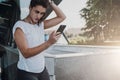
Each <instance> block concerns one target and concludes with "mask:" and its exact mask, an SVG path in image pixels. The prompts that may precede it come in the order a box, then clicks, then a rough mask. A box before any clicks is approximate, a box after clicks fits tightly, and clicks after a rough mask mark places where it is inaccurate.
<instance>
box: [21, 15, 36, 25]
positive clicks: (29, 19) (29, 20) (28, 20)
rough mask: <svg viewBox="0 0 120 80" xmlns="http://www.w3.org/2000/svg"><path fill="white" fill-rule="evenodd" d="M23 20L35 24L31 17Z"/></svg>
mask: <svg viewBox="0 0 120 80" xmlns="http://www.w3.org/2000/svg"><path fill="white" fill-rule="evenodd" d="M23 21H25V22H27V23H30V24H35V23H34V22H33V21H32V20H31V18H30V17H28V16H27V17H26V18H25V19H23Z"/></svg>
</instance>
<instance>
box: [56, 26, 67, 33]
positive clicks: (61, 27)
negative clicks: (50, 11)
mask: <svg viewBox="0 0 120 80" xmlns="http://www.w3.org/2000/svg"><path fill="white" fill-rule="evenodd" d="M65 27H66V25H60V27H59V28H58V29H57V32H60V33H63V31H64V29H65Z"/></svg>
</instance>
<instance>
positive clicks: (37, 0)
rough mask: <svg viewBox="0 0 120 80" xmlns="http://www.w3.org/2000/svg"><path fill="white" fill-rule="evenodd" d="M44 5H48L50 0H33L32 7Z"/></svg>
mask: <svg viewBox="0 0 120 80" xmlns="http://www.w3.org/2000/svg"><path fill="white" fill-rule="evenodd" d="M38 5H40V6H43V7H44V8H47V7H48V0H31V2H30V7H31V8H32V7H35V6H38Z"/></svg>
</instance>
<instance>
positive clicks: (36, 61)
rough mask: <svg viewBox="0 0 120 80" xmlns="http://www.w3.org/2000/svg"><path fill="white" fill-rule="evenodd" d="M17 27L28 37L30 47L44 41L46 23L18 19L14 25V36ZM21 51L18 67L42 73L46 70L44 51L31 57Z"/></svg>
mask: <svg viewBox="0 0 120 80" xmlns="http://www.w3.org/2000/svg"><path fill="white" fill-rule="evenodd" d="M17 28H20V29H21V30H22V31H23V32H24V34H25V37H26V40H27V43H28V47H29V48H32V47H35V46H38V45H40V44H42V43H43V42H44V23H43V22H42V23H40V24H39V25H37V24H35V25H33V24H29V23H27V22H24V21H17V22H16V23H15V25H14V27H13V36H14V32H15V30H16V29H17ZM18 51H19V61H18V64H17V67H18V68H19V69H21V70H25V71H28V72H33V73H40V72H42V71H43V70H44V67H45V60H44V55H43V53H44V51H43V52H41V53H40V54H37V55H35V56H33V57H30V58H25V57H24V56H23V55H22V53H21V51H20V50H19V49H18Z"/></svg>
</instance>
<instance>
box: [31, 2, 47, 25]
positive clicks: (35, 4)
mask: <svg viewBox="0 0 120 80" xmlns="http://www.w3.org/2000/svg"><path fill="white" fill-rule="evenodd" d="M38 5H40V6H43V7H44V8H46V9H47V8H48V6H49V1H48V0H31V2H30V7H31V8H33V7H35V6H38ZM45 15H46V14H44V15H43V17H42V18H41V19H40V21H39V23H40V22H42V21H43V20H44V19H45ZM39 23H38V24H39Z"/></svg>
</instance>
